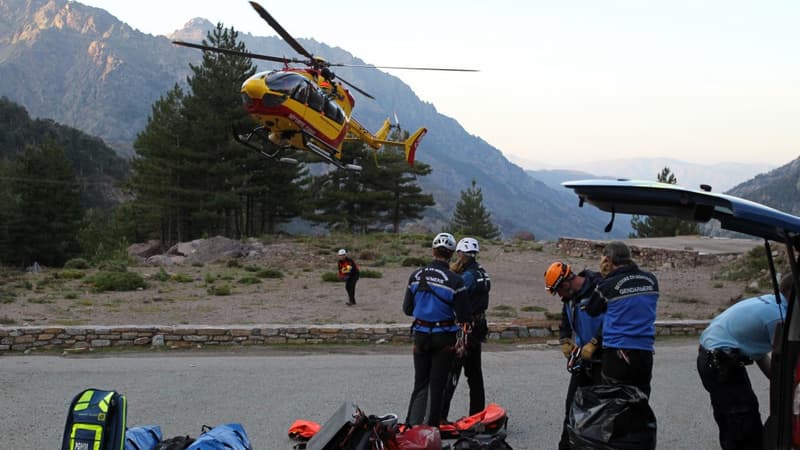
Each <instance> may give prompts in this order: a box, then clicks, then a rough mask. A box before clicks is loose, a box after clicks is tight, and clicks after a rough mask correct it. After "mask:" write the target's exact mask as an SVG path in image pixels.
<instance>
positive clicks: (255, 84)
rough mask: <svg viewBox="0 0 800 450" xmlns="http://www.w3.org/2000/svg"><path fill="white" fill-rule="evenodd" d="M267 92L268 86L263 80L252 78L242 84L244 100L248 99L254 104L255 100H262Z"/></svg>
mask: <svg viewBox="0 0 800 450" xmlns="http://www.w3.org/2000/svg"><path fill="white" fill-rule="evenodd" d="M266 92H267V84H266V83H265V82H264V80H263V79H262V78H255V77H254V78H250V79H248V80H246V81H245V82H244V83H243V84H242V99H243V100H244V98H245V97H247V98H248V99H249V100H250V103H252V101H253V100H256V99H258V100H260V99H261V98H262V97H264V94H265V93H266Z"/></svg>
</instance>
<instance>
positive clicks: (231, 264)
mask: <svg viewBox="0 0 800 450" xmlns="http://www.w3.org/2000/svg"><path fill="white" fill-rule="evenodd" d="M225 265H226V266H228V267H242V264H241V263H240V262H239V260H238V259H229V260H228V262H227V263H226V264H225Z"/></svg>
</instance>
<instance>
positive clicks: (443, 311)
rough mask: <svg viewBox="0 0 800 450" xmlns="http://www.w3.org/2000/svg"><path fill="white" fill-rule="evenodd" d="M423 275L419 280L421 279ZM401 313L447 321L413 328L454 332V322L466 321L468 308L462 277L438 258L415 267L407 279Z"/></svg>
mask: <svg viewBox="0 0 800 450" xmlns="http://www.w3.org/2000/svg"><path fill="white" fill-rule="evenodd" d="M422 278H424V280H423V281H422V282H420V280H421V279H422ZM403 312H404V313H405V314H406V315H407V316H414V318H415V319H418V320H421V321H424V322H427V323H431V324H434V323H437V322H450V324H446V325H443V326H423V325H420V324H417V323H416V322H415V324H414V325H413V327H412V328H413V329H414V331H417V332H422V333H454V332H456V331H458V325H456V324H455V322H469V321H470V320H471V310H470V306H469V299H468V298H467V291H466V289H465V288H464V280H463V279H462V278H461V275H458V274H457V273H455V272H453V271H451V270H450V266H449V265H448V264H447V263H446V262H444V261H439V260H433V262H432V263H431V264H430V265H429V266H427V267H423V268H421V269H417V270H415V271H414V273H412V274H411V276H410V277H409V279H408V287H407V288H406V295H405V298H404V299H403Z"/></svg>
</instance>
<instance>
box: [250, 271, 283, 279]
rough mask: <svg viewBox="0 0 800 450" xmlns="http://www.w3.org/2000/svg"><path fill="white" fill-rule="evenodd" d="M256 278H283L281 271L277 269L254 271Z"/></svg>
mask: <svg viewBox="0 0 800 450" xmlns="http://www.w3.org/2000/svg"><path fill="white" fill-rule="evenodd" d="M256 276H257V277H258V278H283V272H281V271H280V270H278V269H261V270H259V271H258V272H256Z"/></svg>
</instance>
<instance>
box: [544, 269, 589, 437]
mask: <svg viewBox="0 0 800 450" xmlns="http://www.w3.org/2000/svg"><path fill="white" fill-rule="evenodd" d="M602 279H603V277H602V276H601V275H600V273H599V272H594V271H591V270H588V269H587V270H584V271H582V272H580V273H579V274H577V275H576V274H575V273H574V272H573V271H572V267H570V265H569V264H565V263H563V262H554V263H552V264H550V266H549V267H548V268H547V271H545V273H544V287H545V289H547V291H548V292H550V295H556V294H558V296H559V297H561V302H562V308H561V324H560V325H559V327H558V331H559V343H560V344H561V352H562V353H564V358H566V359H567V361H568V363H567V371H569V372H570V378H569V386H568V387H567V399H566V406H565V408H564V426H563V427H562V429H561V440H560V441H559V442H558V448H559V450H569V449H570V448H571V446H570V443H569V433H568V431H567V424H569V416H570V411H571V410H572V400H573V399H574V398H575V391H576V390H577V389H578V387H581V386H591V385H595V384H599V383H600V367H601V366H600V358H601V355H602V350H600V347H601V345H602V341H603V339H602V333H603V316H602V314H601V315H599V316H596V317H592V316H590V315H589V314H587V313H586V311H584V310H583V309H581V308H582V307H583V306H585V305H586V303H587V302H588V301H589V299H590V298H591V297H592V293H594V289H595V287H596V286H597V284H598V283H599V282H600V280H602ZM570 363H571V365H570Z"/></svg>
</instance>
